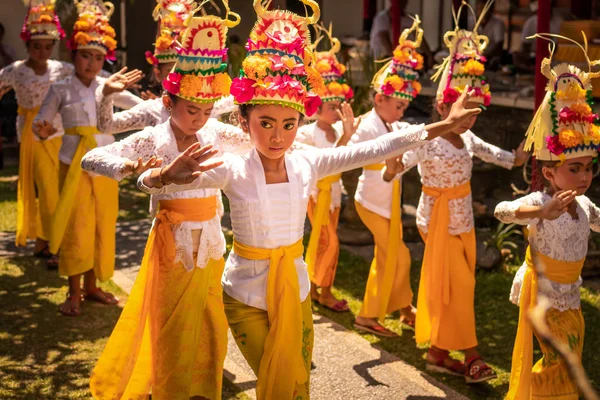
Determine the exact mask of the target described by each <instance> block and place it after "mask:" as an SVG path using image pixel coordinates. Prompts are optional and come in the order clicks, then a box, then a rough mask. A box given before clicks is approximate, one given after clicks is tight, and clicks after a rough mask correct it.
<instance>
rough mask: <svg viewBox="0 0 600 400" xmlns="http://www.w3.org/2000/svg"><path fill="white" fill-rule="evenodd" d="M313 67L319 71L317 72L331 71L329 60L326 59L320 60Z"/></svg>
mask: <svg viewBox="0 0 600 400" xmlns="http://www.w3.org/2000/svg"><path fill="white" fill-rule="evenodd" d="M315 68H316V69H317V71H319V73H321V74H326V73H327V72H329V71H331V64H329V61H327V60H320V61H319V62H318V63H317V65H316V67H315Z"/></svg>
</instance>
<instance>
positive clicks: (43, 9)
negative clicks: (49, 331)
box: [0, 0, 73, 268]
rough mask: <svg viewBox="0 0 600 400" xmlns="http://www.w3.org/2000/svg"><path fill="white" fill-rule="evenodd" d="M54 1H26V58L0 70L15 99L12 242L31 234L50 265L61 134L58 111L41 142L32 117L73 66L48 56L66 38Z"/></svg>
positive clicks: (1, 82)
mask: <svg viewBox="0 0 600 400" xmlns="http://www.w3.org/2000/svg"><path fill="white" fill-rule="evenodd" d="M54 3H55V0H31V1H29V2H28V6H29V8H28V11H27V16H26V17H25V22H24V24H23V28H22V29H21V38H22V39H23V41H24V42H25V46H26V47H27V52H28V53H29V57H28V58H27V59H26V60H20V61H15V62H14V63H12V64H11V65H9V66H7V67H5V68H3V69H2V70H0V88H1V89H0V93H1V92H2V91H4V90H10V89H11V88H12V89H14V91H15V94H16V97H17V102H18V104H19V111H18V112H19V117H18V119H17V134H18V137H19V141H20V142H21V149H20V154H19V182H18V189H17V234H16V245H17V246H26V245H27V239H36V244H35V250H34V252H35V255H36V256H38V257H43V258H47V259H48V266H49V267H54V268H55V267H57V266H58V258H57V257H56V256H53V255H52V254H51V253H50V251H49V250H48V238H49V235H50V226H51V223H52V215H53V213H54V208H55V207H56V203H57V201H58V150H59V149H60V144H61V136H62V134H63V128H62V123H61V119H60V115H58V114H57V115H56V118H54V120H52V121H51V123H52V125H53V127H54V130H55V133H54V134H53V135H52V136H51V137H49V138H48V139H46V140H45V141H43V142H42V141H40V140H39V139H38V138H37V137H35V135H34V134H33V130H32V125H33V119H34V118H35V116H36V114H37V112H38V110H39V108H40V105H41V104H42V101H43V100H44V98H45V97H46V94H47V93H48V90H49V89H50V85H52V84H53V83H54V82H57V81H60V80H62V79H64V78H66V77H67V76H69V75H71V74H72V73H73V65H71V64H68V63H64V62H61V61H56V60H51V59H50V56H51V54H52V51H53V50H54V46H55V45H56V43H57V42H58V41H59V40H61V39H63V38H64V37H65V32H64V31H63V29H62V28H61V26H60V22H59V20H58V16H57V15H56V13H55V10H54ZM1 96H2V94H0V97H1ZM36 190H37V193H38V201H37V203H36V198H35V197H36V196H35V193H36Z"/></svg>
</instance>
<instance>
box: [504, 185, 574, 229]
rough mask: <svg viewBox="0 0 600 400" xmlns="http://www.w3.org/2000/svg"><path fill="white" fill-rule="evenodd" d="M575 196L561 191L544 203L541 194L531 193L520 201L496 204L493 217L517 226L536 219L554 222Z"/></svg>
mask: <svg viewBox="0 0 600 400" xmlns="http://www.w3.org/2000/svg"><path fill="white" fill-rule="evenodd" d="M576 194H577V193H576V192H575V191H572V190H562V191H559V192H556V193H554V195H553V196H552V198H551V199H550V200H547V201H545V202H544V199H543V197H542V196H543V195H542V194H541V193H539V192H536V193H531V194H529V195H527V196H525V197H522V198H520V199H517V200H514V201H503V202H502V203H500V204H498V205H497V206H496V210H495V211H494V216H495V217H496V218H497V219H499V220H500V221H501V222H504V223H506V224H511V223H515V224H519V225H528V224H530V223H532V222H534V221H535V220H538V219H547V220H554V219H556V218H558V217H560V216H561V215H562V214H563V213H565V212H566V211H567V208H568V207H569V204H571V203H572V202H573V200H575V196H576Z"/></svg>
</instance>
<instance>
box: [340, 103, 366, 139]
mask: <svg viewBox="0 0 600 400" xmlns="http://www.w3.org/2000/svg"><path fill="white" fill-rule="evenodd" d="M336 111H337V114H338V116H339V117H340V120H341V121H342V126H343V127H344V136H347V137H348V138H350V137H352V135H354V132H356V130H357V129H358V126H359V125H360V121H361V120H362V116H360V117H358V118H354V112H353V111H352V107H351V106H350V104H348V103H347V102H343V103H342V105H341V106H340V109H339V110H336Z"/></svg>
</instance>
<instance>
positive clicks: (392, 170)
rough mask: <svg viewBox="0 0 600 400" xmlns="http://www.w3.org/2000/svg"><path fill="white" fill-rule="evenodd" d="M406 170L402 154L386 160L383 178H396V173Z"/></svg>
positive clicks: (388, 179) (387, 179) (389, 179)
mask: <svg viewBox="0 0 600 400" xmlns="http://www.w3.org/2000/svg"><path fill="white" fill-rule="evenodd" d="M402 171H404V163H403V162H402V155H400V156H398V157H394V158H389V159H387V160H385V170H384V171H383V180H384V181H386V182H389V181H391V180H392V179H394V177H395V176H396V175H398V174H399V173H401V172H402Z"/></svg>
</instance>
